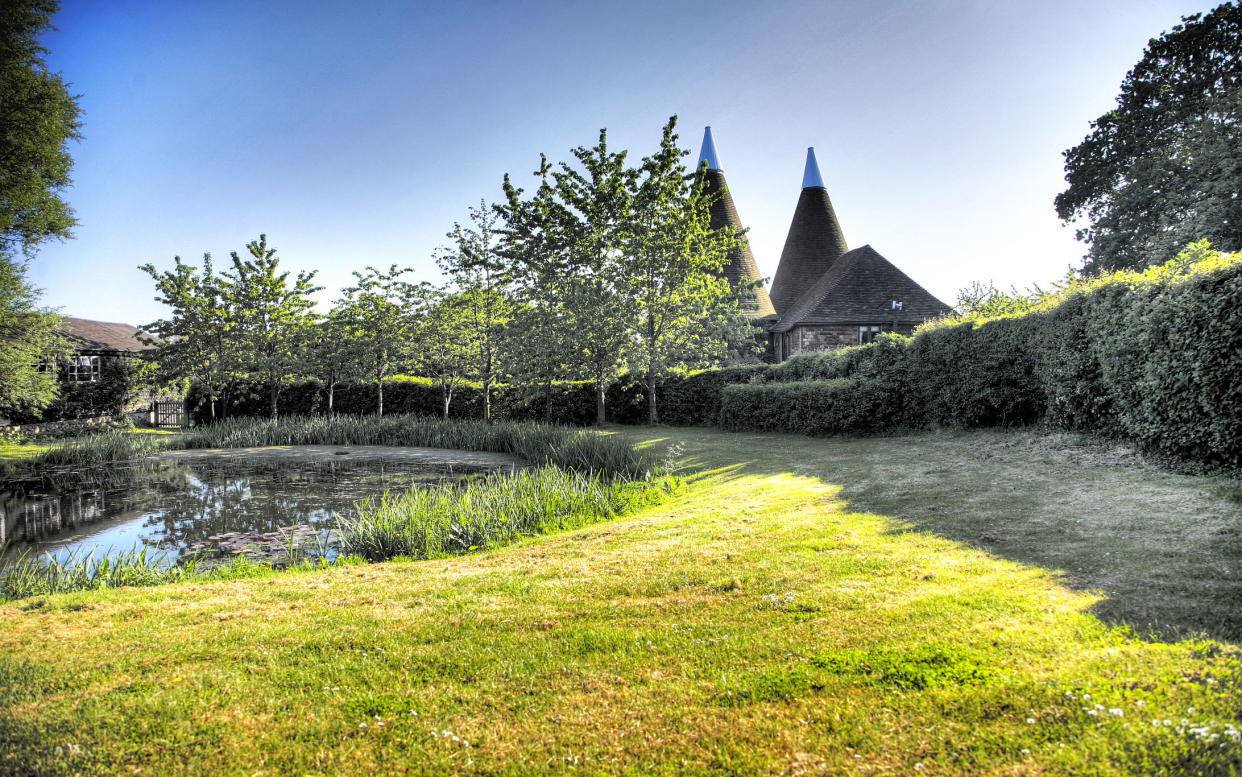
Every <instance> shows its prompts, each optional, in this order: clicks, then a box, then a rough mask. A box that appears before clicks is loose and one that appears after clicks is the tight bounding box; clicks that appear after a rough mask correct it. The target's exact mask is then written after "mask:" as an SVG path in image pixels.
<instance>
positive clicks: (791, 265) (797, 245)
mask: <svg viewBox="0 0 1242 777" xmlns="http://www.w3.org/2000/svg"><path fill="white" fill-rule="evenodd" d="M814 160H815V155H814V152H813V151H808V153H807V168H808V172H809V170H810V166H811V165H812V164H813V163H814ZM816 171H818V167H816ZM848 250H849V249H848V248H847V247H846V245H845V235H843V234H842V233H841V224H840V223H839V222H838V221H837V214H836V212H835V211H834V210H833V209H832V200H830V199H828V190H827V189H825V188H824V187H823V186H808V187H806V188H804V189H803V190H802V194H800V195H799V196H798V207H797V208H795V209H794V215H793V222H792V223H790V225H789V235H788V236H787V237H786V238H785V248H784V250H782V251H781V262H780V264H779V265H777V267H776V275H775V276H773V277H772V289H771V292H770V295H771V298H772V304H773V305H774V306H775V307H776V312H777V313H778V314H780V315H784V313H785V311H787V310H789V309H790V308H791V307H792V306H793V304H794V302H796V301H797V300H798V298H799V297H801V296H802V294H803V293H804V292H805V291H806V290H807V289H809V288H811V286H813V285H815V282H816V281H818V280H819V279H820V277H821V276H823V274H824V273H826V272H828V270H829V268H831V267H832V264H833V262H835V261H836V260H837V257H839V256H841V255H842V254H844V253H845V252H846V251H848Z"/></svg>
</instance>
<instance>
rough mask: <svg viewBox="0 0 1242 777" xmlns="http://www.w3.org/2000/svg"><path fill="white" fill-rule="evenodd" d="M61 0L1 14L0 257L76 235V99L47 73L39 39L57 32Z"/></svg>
mask: <svg viewBox="0 0 1242 777" xmlns="http://www.w3.org/2000/svg"><path fill="white" fill-rule="evenodd" d="M57 8H58V3H57V2H56V1H55V0H8V1H7V2H5V4H4V6H3V9H2V10H0V257H2V258H3V259H4V261H9V260H11V259H12V258H13V256H14V254H15V253H16V251H17V250H19V249H20V250H21V251H22V252H23V253H25V255H26V256H28V257H29V256H32V255H33V254H34V253H35V251H36V250H37V249H38V246H39V244H40V243H43V242H45V241H47V240H49V239H52V238H60V239H64V238H68V237H71V236H72V235H71V233H70V230H71V229H72V228H73V226H74V225H75V224H76V223H77V221H76V219H75V218H74V215H73V210H72V209H71V208H70V207H69V205H68V204H67V203H66V202H65V201H64V199H62V196H63V193H64V191H65V190H66V189H67V188H68V187H69V186H70V184H71V180H70V173H71V172H72V170H73V159H72V158H71V157H70V156H69V141H71V140H77V139H79V138H80V137H81V136H80V134H79V132H78V130H79V129H80V128H81V119H80V117H81V110H80V109H79V108H78V105H77V98H76V97H75V96H73V95H70V94H69V89H68V85H67V84H66V83H65V81H64V79H63V78H62V77H61V75H60V74H59V73H52V72H50V71H48V69H47V63H46V62H45V61H44V59H43V57H44V55H46V54H47V49H45V48H43V46H41V45H40V44H39V38H40V36H42V35H43V34H44V33H45V32H47V31H48V30H50V29H52V23H51V18H52V15H53V14H55V13H56V11H57Z"/></svg>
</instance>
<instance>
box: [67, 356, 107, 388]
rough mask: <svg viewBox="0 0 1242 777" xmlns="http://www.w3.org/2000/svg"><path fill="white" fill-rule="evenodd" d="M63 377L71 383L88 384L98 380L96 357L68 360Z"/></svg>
mask: <svg viewBox="0 0 1242 777" xmlns="http://www.w3.org/2000/svg"><path fill="white" fill-rule="evenodd" d="M65 377H66V379H68V380H69V381H70V382H71V383H90V382H92V381H96V380H99V357H98V356H74V357H73V358H71V359H70V360H69V368H68V370H66V371H65Z"/></svg>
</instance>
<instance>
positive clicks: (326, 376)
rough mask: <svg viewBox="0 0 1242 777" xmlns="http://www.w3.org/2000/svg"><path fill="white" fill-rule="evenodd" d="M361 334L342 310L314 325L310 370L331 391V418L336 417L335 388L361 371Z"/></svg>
mask: <svg viewBox="0 0 1242 777" xmlns="http://www.w3.org/2000/svg"><path fill="white" fill-rule="evenodd" d="M357 340H358V333H355V332H354V331H353V330H352V329H351V327H350V325H349V321H347V320H346V318H345V315H344V312H343V311H342V310H341V309H340V308H334V309H333V310H332V311H331V312H330V313H328V315H327V316H324V317H323V318H322V319H320V320H319V321H317V322H315V323H314V324H313V325H312V327H311V330H310V357H311V358H310V362H311V363H310V366H309V370H310V371H311V372H313V373H314V374H315V376H316V377H318V378H319V379H320V380H322V381H323V385H324V388H326V389H327V390H328V415H332V414H333V407H332V406H333V400H334V398H335V396H336V387H337V386H338V385H339V384H340V383H341V382H342V381H345V380H349V379H350V378H351V377H353V376H354V375H355V374H357V373H358V372H359V369H360V367H361V365H360V364H359V361H358V355H357V348H358V343H357Z"/></svg>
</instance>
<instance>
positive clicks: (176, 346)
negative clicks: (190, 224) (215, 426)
mask: <svg viewBox="0 0 1242 777" xmlns="http://www.w3.org/2000/svg"><path fill="white" fill-rule="evenodd" d="M139 269H140V270H142V271H143V272H145V273H146V274H147V275H150V276H151V279H152V280H154V281H155V290H156V292H157V295H156V297H155V301H156V302H160V303H163V304H165V305H167V306H168V307H170V308H172V311H171V315H170V316H169V317H168V318H162V319H160V320H158V321H154V322H152V323H150V324H146V325H145V326H143V327H142V330H143V331H144V332H148V333H150V334H151V335H153V336H154V338H155V339H154V340H153V343H154V345H155V348H154V349H153V350H151V351H149V352H148V353H149V354H150V356H149V358H151V359H152V360H154V362H155V364H156V368H157V374H158V376H159V378H158V380H159V381H160V382H162V383H163V384H165V385H170V384H173V383H176V382H180V381H187V380H189V381H194V382H197V383H198V384H199V385H200V386H202V387H203V391H204V393H205V394H206V395H207V403H208V407H209V408H210V417H211V420H212V421H215V419H216V402H217V400H218V399H219V394H220V391H221V389H222V388H223V386H224V384H225V383H226V381H227V380H228V376H229V374H230V371H231V370H232V368H233V365H234V363H235V362H236V361H237V355H238V350H237V345H238V344H237V342H236V338H235V331H236V325H237V322H236V320H235V317H234V315H233V311H232V310H231V308H230V305H231V296H232V291H231V289H229V288H228V287H229V282H228V279H226V278H223V277H221V276H220V275H217V274H216V272H215V268H214V267H213V265H212V261H211V254H203V267H202V270H201V271H200V270H199V269H198V268H196V267H194V266H192V265H188V264H185V263H183V262H182V261H181V257H180V256H176V257H173V269H171V270H165V271H163V272H161V271H159V270H157V269H156V268H155V265H153V264H150V263H147V264H144V265H142V266H141V267H140V268H139Z"/></svg>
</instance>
